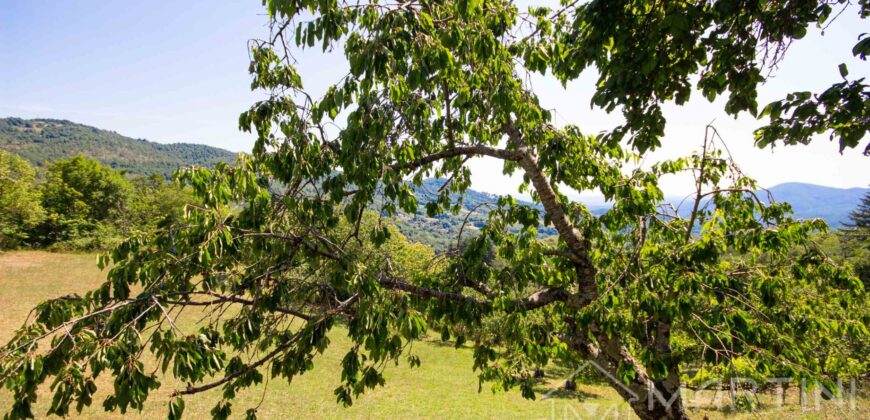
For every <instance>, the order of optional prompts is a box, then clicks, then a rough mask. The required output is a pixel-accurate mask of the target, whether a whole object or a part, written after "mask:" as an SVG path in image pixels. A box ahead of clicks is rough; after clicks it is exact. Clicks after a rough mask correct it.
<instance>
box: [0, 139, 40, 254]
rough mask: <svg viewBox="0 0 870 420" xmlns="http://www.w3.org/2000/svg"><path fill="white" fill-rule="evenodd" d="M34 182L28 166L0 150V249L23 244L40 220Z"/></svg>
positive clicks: (33, 171)
mask: <svg viewBox="0 0 870 420" xmlns="http://www.w3.org/2000/svg"><path fill="white" fill-rule="evenodd" d="M35 180H36V171H35V170H34V169H33V167H32V166H30V163H28V162H27V161H26V160H24V159H22V158H20V157H18V156H17V155H15V154H12V153H9V152H6V151H3V150H0V249H5V248H12V247H16V246H18V245H20V244H22V243H24V242H25V241H27V239H28V232H29V231H30V230H31V229H32V228H33V227H35V226H36V225H37V224H38V223H39V222H40V221H42V219H43V217H44V215H45V212H44V211H43V209H42V205H41V203H40V195H39V191H38V189H36V188H34V182H35Z"/></svg>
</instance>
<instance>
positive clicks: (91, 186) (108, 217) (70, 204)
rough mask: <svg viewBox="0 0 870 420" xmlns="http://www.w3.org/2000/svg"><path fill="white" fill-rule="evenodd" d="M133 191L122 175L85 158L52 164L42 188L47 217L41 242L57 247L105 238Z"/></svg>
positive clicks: (79, 156) (80, 157)
mask: <svg viewBox="0 0 870 420" xmlns="http://www.w3.org/2000/svg"><path fill="white" fill-rule="evenodd" d="M130 189H131V188H130V183H129V181H127V180H126V179H124V176H123V175H122V174H121V173H119V172H116V171H114V170H112V169H111V168H108V167H106V166H103V165H102V164H100V162H98V161H97V160H95V159H91V158H88V157H85V156H83V155H77V156H75V157H72V158H69V159H61V160H58V161H55V162H52V163H50V164H49V165H48V170H47V171H46V173H45V182H44V183H43V184H42V205H43V207H44V208H45V210H46V212H47V217H46V220H45V222H44V224H43V226H42V228H41V234H42V237H41V240H42V241H43V243H56V242H60V241H66V240H70V239H73V238H75V239H81V238H90V237H92V236H93V235H94V234H95V233H98V232H100V233H99V235H100V236H105V235H106V234H107V231H108V230H109V229H108V226H107V225H111V224H112V223H113V222H114V221H116V220H118V217H119V215H120V213H121V209H122V206H123V205H124V204H125V203H126V201H127V198H128V196H129V195H130ZM94 245H98V243H95V244H94ZM88 247H90V246H88Z"/></svg>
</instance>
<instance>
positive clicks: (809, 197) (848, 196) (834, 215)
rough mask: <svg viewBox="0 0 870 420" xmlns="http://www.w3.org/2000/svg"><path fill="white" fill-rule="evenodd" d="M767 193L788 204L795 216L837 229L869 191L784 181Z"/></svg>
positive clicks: (846, 220) (868, 189)
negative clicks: (823, 222)
mask: <svg viewBox="0 0 870 420" xmlns="http://www.w3.org/2000/svg"><path fill="white" fill-rule="evenodd" d="M769 191H770V193H771V195H772V196H773V199H774V200H775V201H779V202H782V201H785V202H788V203H790V204H791V206H792V209H793V210H794V214H795V216H797V217H799V218H801V219H809V218H820V219H824V220H825V222H827V223H828V225H829V226H831V227H834V228H837V227H841V226H843V223H846V222H848V221H849V213H850V212H851V211H853V210H855V208H857V207H858V204H859V203H860V202H861V197H863V196H864V194H867V193H868V192H870V188H833V187H824V186H821V185H813V184H803V183H799V182H788V183H785V184H779V185H777V186H775V187H772V188H770V189H769ZM761 197H762V198H766V197H764V196H763V195H762V196H761Z"/></svg>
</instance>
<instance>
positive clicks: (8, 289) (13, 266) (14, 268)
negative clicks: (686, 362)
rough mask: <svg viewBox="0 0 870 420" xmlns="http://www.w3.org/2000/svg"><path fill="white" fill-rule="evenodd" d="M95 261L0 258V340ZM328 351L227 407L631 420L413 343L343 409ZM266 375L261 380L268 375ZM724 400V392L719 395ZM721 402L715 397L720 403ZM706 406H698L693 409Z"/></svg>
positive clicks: (320, 413) (81, 282)
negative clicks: (483, 376) (533, 396)
mask: <svg viewBox="0 0 870 420" xmlns="http://www.w3.org/2000/svg"><path fill="white" fill-rule="evenodd" d="M95 262H96V257H95V256H94V255H78V254H52V253H46V252H13V253H6V254H0V341H2V342H4V343H5V342H6V340H8V339H9V338H10V337H12V335H13V332H14V330H15V328H17V327H18V326H20V325H21V323H22V322H23V321H24V320H25V318H26V316H27V314H28V312H29V311H30V309H31V308H32V307H33V306H34V305H35V304H37V303H39V302H40V301H41V300H43V299H46V298H51V297H57V296H62V295H66V294H71V293H80V294H81V293H84V292H85V291H87V290H89V289H92V288H94V287H96V286H97V285H99V284H100V282H101V280H102V279H103V278H104V273H101V272H100V271H99V270H98V269H97V267H96V263H95ZM200 317H201V313H199V312H196V311H190V310H188V311H186V312H185V314H184V315H183V316H182V317H181V319H180V320H179V323H181V324H182V325H180V327H181V328H183V329H189V328H191V327H193V325H192V324H193V323H194V322H195V321H196V320H197V319H199V318H200ZM330 338H331V340H332V346H331V347H330V348H329V350H327V352H326V353H325V354H324V355H323V356H322V357H319V358H317V359H316V361H315V368H314V370H313V371H311V372H308V373H306V374H304V375H302V376H299V377H296V378H295V379H294V380H293V382H292V383H291V384H288V383H287V382H286V381H284V380H281V379H274V380H270V381H269V383H268V386H267V387H266V388H265V392H264V388H262V387H260V388H253V389H250V390H247V391H245V392H242V393H241V394H239V396H238V397H237V398H236V400H234V401H233V412H234V415H235V416H241V415H243V414H244V412H245V410H246V409H248V408H252V407H259V408H258V412H257V413H258V415H259V417H260V418H286V417H288V416H290V415H292V416H293V417H294V418H335V417H343V418H384V417H389V418H444V417H449V418H457V417H458V418H554V417H555V418H566V417H567V418H576V417H578V416H579V417H582V418H600V417H603V416H607V417H608V418H613V416H614V415H615V416H618V418H627V417H632V416H633V415H632V414H631V413H630V409H629V408H628V406H627V404H625V403H624V402H623V401H622V400H621V398H620V397H619V396H618V395H617V394H616V392H615V391H613V390H612V389H611V388H610V387H608V386H606V385H601V384H582V383H581V384H579V387H578V391H577V392H571V393H566V392H562V391H559V392H556V393H555V394H553V395H552V397H551V398H544V396H543V395H539V398H538V399H537V400H535V401H530V400H526V399H523V398H522V397H521V396H520V393H519V392H518V391H516V390H515V391H509V392H506V393H505V392H499V393H493V392H491V391H490V386H489V384H484V385H483V391H482V392H480V393H478V380H477V376H476V375H475V373H474V372H473V371H472V370H471V365H472V355H471V350H470V349H468V348H462V349H459V350H455V349H453V348H452V347H451V346H449V345H444V344H442V343H440V342H437V341H434V340H433V341H425V342H419V343H416V344H415V345H414V346H413V352H414V353H415V354H416V355H418V356H419V357H420V359H421V360H422V365H421V366H420V367H418V368H413V369H412V368H409V367H408V365H407V364H406V363H400V364H399V366H389V367H388V368H387V370H386V373H385V374H386V378H387V384H386V386H384V387H382V388H378V389H375V390H373V391H370V392H368V393H366V394H365V395H363V396H361V397H360V398H359V399H358V400H357V401H356V402H355V404H354V405H353V406H352V407H349V408H344V407H342V406H340V405H339V404H337V403H336V402H335V397H334V395H333V390H334V389H335V388H336V387H337V386H338V385H339V380H340V367H339V366H340V362H341V358H342V357H343V356H344V353H345V352H346V350H347V349H348V347H349V340H348V339H347V338H346V337H345V336H344V335H343V331H342V330H341V329H340V328H337V329H335V330H334V331H333V332H332V334H331V335H330ZM563 371H565V369H551V370H550V371H548V372H547V375H548V376H547V377H546V378H545V380H544V381H543V382H542V383H541V385H540V386H539V387H538V391H539V393H540V394H545V393H547V392H548V391H551V390H558V388H559V386H560V385H561V384H562V383H563V381H564V379H563V378H562V377H561V375H562V373H561V372H563ZM267 376H268V375H267ZM161 381H162V383H163V386H162V387H161V388H160V389H159V390H157V391H155V392H153V393H152V395H151V397H150V398H149V402H148V403H147V405H146V407H145V410H144V411H143V412H142V413H135V412H134V413H128V415H132V416H137V417H144V418H163V417H165V415H166V406H167V402H168V400H169V395H170V394H171V392H172V391H173V390H176V389H183V388H185V386H186V384H182V383H177V382H176V381H175V380H174V379H172V378H171V377H165V378H162V380H161ZM98 386H99V388H100V391H98V395H97V396H96V398H95V399H94V404H93V405H92V406H91V407H89V408H87V409H86V410H85V411H84V412H83V413H82V415H83V416H86V417H87V418H117V417H122V415H121V414H120V413H106V412H104V411H103V409H102V404H101V403H102V400H103V398H105V396H106V395H107V393H106V390H107V389H111V380H110V379H109V378H108V377H106V376H103V377H101V378H100V380H98ZM45 390H46V391H45V392H44V393H43V397H42V398H40V400H39V402H38V404H37V405H36V410H35V413H36V414H37V416H44V415H45V413H46V411H47V410H48V406H49V404H50V395H49V394H48V392H47V391H48V388H47V387H46V388H45ZM721 394H724V395H721ZM684 395H685V397H686V398H687V399H688V400H689V402H690V403H692V404H693V405H692V406H693V407H694V408H695V410H694V411H692V412H690V414H691V415H692V416H693V417H698V418H704V417H705V416H707V417H709V418H721V417H724V416H726V415H728V413H729V412H728V410H727V409H724V408H722V409H716V407H727V406H728V403H729V400H728V398H727V392H726V393H720V394H719V395H716V396H715V397H714V395H713V393H710V392H707V393H703V394H700V395H697V396H696V395H694V393H692V392H687V393H686V394H684ZM219 398H220V389H215V390H212V391H209V392H205V393H202V394H198V395H195V396H190V397H188V398H186V400H185V402H186V409H185V414H186V416H187V418H201V417H210V415H209V411H210V410H211V408H212V407H213V406H214V404H215V403H216V402H217V401H218V399H219ZM717 398H718V399H717ZM759 398H760V400H761V403H762V405H763V407H768V408H765V409H764V410H762V411H761V412H756V413H740V414H739V415H738V417H740V418H756V417H760V418H782V419H786V418H794V417H810V418H844V419H845V418H868V417H870V405H868V403H867V398H866V396H865V395H863V394H860V397H859V398H858V399H857V402H856V407H855V409H852V408H851V407H850V406H849V404H848V403H846V404H843V405H837V403H836V402H830V401H824V402H822V404H821V407H820V409H815V407H814V405H810V406H809V407H807V408H806V409H802V408H801V407H800V405H799V404H798V401H797V393H796V391H792V392H791V393H789V394H788V395H787V398H786V405H785V406H784V407H783V408H782V409H776V408H775V407H776V405H777V403H776V401H777V399H776V396H774V395H761V396H760V397H759ZM11 399H12V395H11V394H10V393H9V392H8V391H7V390H5V389H4V390H2V391H0V411H2V412H5V411H6V410H7V409H8V407H9V406H10V403H11ZM702 407H703V408H704V409H700V408H702Z"/></svg>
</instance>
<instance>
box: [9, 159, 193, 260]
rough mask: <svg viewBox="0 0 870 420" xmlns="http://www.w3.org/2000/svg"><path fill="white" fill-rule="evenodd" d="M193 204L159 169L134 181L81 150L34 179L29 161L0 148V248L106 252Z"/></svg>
mask: <svg viewBox="0 0 870 420" xmlns="http://www.w3.org/2000/svg"><path fill="white" fill-rule="evenodd" d="M192 202H194V199H193V197H192V196H191V194H190V192H189V191H187V190H184V189H183V188H181V187H179V186H178V185H176V184H174V183H170V182H167V181H166V178H164V177H163V176H161V175H158V174H154V175H150V176H137V177H132V178H131V177H128V176H125V174H124V173H122V172H119V171H116V170H114V169H112V168H110V167H108V166H106V165H103V164H101V163H100V162H99V161H97V160H95V159H92V158H90V157H86V156H84V155H81V154H79V155H77V156H74V157H71V158H68V159H60V160H56V161H53V162H49V163H48V164H47V165H46V169H45V171H44V172H43V173H42V175H41V176H37V171H36V170H35V169H34V168H33V167H32V166H31V165H30V163H28V162H27V161H26V160H24V159H23V158H21V157H19V156H17V155H15V154H13V153H9V152H5V151H0V249H9V248H16V247H20V246H40V247H57V248H64V249H79V250H84V249H106V248H108V247H110V246H112V245H114V244H116V243H117V242H118V241H119V239H120V238H121V237H122V236H128V235H130V234H133V233H135V232H154V231H155V230H157V229H159V228H161V227H166V226H169V225H171V224H173V223H175V222H177V221H179V220H180V219H181V215H182V211H183V207H184V204H186V203H192Z"/></svg>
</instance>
